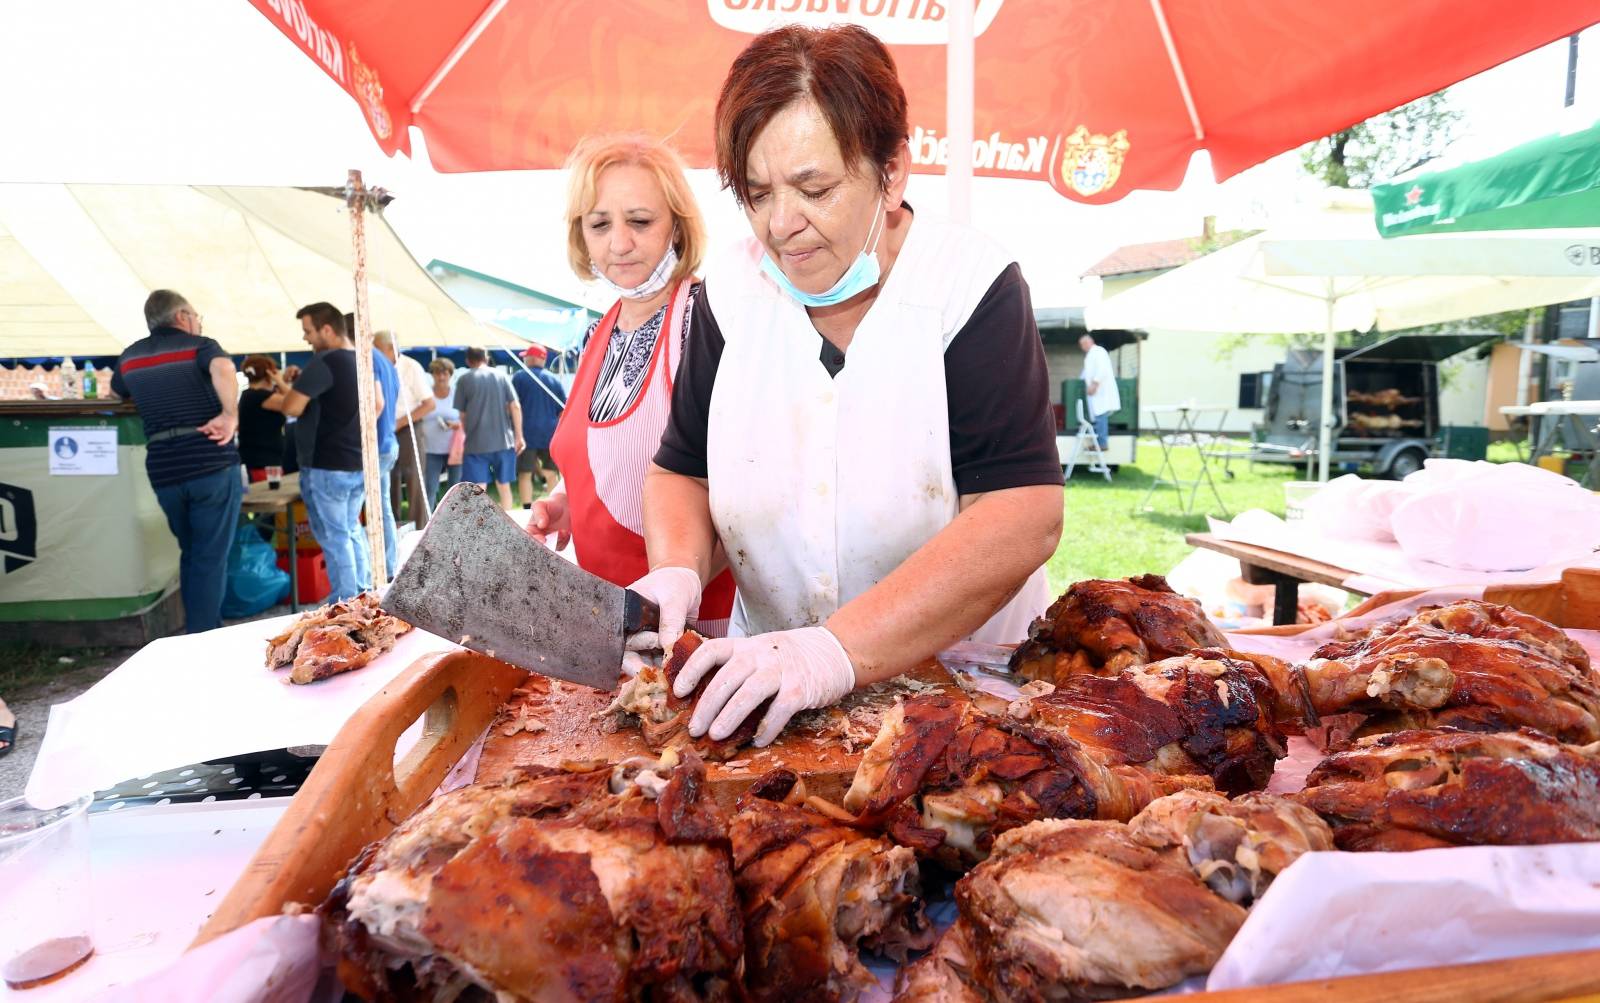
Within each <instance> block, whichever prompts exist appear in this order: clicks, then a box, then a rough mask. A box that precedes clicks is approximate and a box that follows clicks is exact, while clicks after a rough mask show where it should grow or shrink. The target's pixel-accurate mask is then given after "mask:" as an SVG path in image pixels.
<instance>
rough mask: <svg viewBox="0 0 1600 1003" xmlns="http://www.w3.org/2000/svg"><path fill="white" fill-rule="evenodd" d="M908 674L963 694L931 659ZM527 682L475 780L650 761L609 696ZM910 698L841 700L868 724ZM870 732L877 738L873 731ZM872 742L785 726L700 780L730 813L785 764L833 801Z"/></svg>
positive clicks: (503, 716) (493, 730)
mask: <svg viewBox="0 0 1600 1003" xmlns="http://www.w3.org/2000/svg"><path fill="white" fill-rule="evenodd" d="M906 675H907V676H909V677H910V678H911V679H912V680H914V681H915V682H914V683H913V684H912V685H917V684H920V685H923V686H936V687H939V688H940V689H941V690H942V691H943V692H944V693H946V694H951V695H956V696H961V695H963V691H962V690H961V688H960V687H959V686H957V685H956V683H955V681H954V680H953V679H952V678H951V676H950V673H949V671H948V670H947V669H946V668H945V667H944V666H942V665H940V664H939V663H938V662H937V661H934V660H932V659H929V660H928V661H927V662H925V663H923V664H922V665H920V666H918V667H917V668H915V669H913V670H912V671H910V672H908V673H907V674H906ZM528 680H529V681H528V683H527V684H525V685H524V686H523V687H521V688H519V689H518V690H517V691H516V692H514V693H512V695H511V698H510V699H509V700H508V701H507V702H506V704H505V706H504V707H502V708H501V712H500V714H499V715H498V716H497V717H496V718H495V721H494V724H493V725H491V726H490V728H489V733H488V735H487V737H485V739H484V742H483V751H482V754H481V756H480V757H479V760H478V772H477V779H478V780H479V781H496V780H499V779H500V778H502V777H504V776H505V775H506V774H507V773H508V772H510V771H511V770H514V769H516V768H518V767H526V766H551V767H555V766H560V765H561V763H562V762H566V761H574V760H603V761H606V762H611V763H617V762H621V761H622V760H625V759H628V758H631V757H633V756H648V757H651V758H654V757H655V756H656V753H654V752H652V751H651V750H650V747H649V746H648V745H646V744H645V741H644V737H643V736H642V735H641V734H640V733H639V731H638V729H637V728H628V727H624V728H620V729H617V730H609V726H608V723H607V722H606V721H605V720H604V719H605V718H608V717H615V716H616V715H608V714H605V713H604V710H605V708H606V706H607V705H608V704H610V702H611V694H609V693H602V692H600V691H598V690H592V689H590V688H588V687H587V686H578V685H576V684H574V683H563V682H561V681H559V680H552V679H546V678H545V677H543V676H529V677H528ZM915 695H917V691H915V690H912V689H911V688H910V687H908V686H906V685H905V684H902V683H896V682H894V681H890V682H888V683H879V684H877V685H876V686H874V687H869V688H868V689H867V690H865V691H862V692H861V693H860V694H857V695H852V696H851V697H848V698H846V700H847V701H848V702H850V703H851V704H854V705H857V706H860V707H862V708H863V709H862V710H861V711H858V712H857V714H856V716H857V718H858V719H860V720H867V721H871V720H873V719H874V717H875V716H881V715H882V713H883V712H884V711H887V710H888V709H889V708H890V707H891V706H893V704H894V701H895V698H896V697H899V698H900V699H905V698H907V697H910V696H915ZM519 718H520V719H522V720H525V721H528V722H531V723H532V724H533V726H534V729H535V730H533V731H525V730H519V731H515V732H513V733H511V734H507V732H509V731H512V729H513V727H515V724H516V722H517V721H518V719H519ZM872 733H873V734H875V733H876V727H875V726H874V727H873V728H872ZM871 742H872V737H871V735H870V734H868V735H866V736H865V737H864V738H861V739H859V740H857V741H854V742H852V741H847V740H845V739H844V738H843V737H841V736H840V735H839V734H838V732H837V731H836V730H835V731H824V733H823V734H820V735H819V734H816V733H815V732H812V731H810V730H808V729H807V728H805V727H802V726H797V725H796V724H794V723H791V725H790V726H789V727H788V728H786V729H785V730H784V732H783V734H782V735H779V736H778V739H777V741H775V742H773V743H772V745H770V746H768V747H767V748H765V749H756V748H750V749H746V750H744V751H742V752H740V753H739V754H738V757H737V758H735V759H732V760H730V761H728V762H725V763H707V764H706V779H707V782H708V784H709V786H710V788H711V794H712V796H713V797H714V798H716V800H717V802H718V803H719V804H721V805H722V806H723V807H725V808H731V807H732V806H733V802H734V801H735V800H737V799H738V797H739V795H741V794H743V793H744V792H745V790H746V789H747V788H749V786H750V785H751V784H752V783H754V782H755V781H756V780H757V779H758V778H760V777H761V775H762V774H764V773H766V772H767V771H768V770H771V769H775V768H777V767H779V766H786V767H788V768H789V769H791V770H794V771H795V772H796V773H799V774H800V776H801V777H802V779H804V780H805V782H806V789H807V791H808V792H809V793H810V794H814V795H817V796H819V797H822V798H824V799H826V800H828V801H831V802H833V803H834V804H838V803H839V802H840V801H842V800H843V799H844V794H845V791H847V790H849V789H850V782H851V780H852V779H853V778H854V777H855V773H856V767H857V766H858V765H860V762H861V753H862V752H864V751H865V750H866V747H867V746H868V745H869V744H871Z"/></svg>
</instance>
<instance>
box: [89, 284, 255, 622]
mask: <svg viewBox="0 0 1600 1003" xmlns="http://www.w3.org/2000/svg"><path fill="white" fill-rule="evenodd" d="M144 319H145V324H146V326H147V327H149V329H150V335H149V337H146V338H140V339H139V340H138V341H136V342H134V343H133V344H131V345H129V346H128V347H127V348H126V349H124V350H123V352H122V355H121V357H120V358H118V359H117V371H116V374H115V375H113V376H112V377H111V389H112V390H113V391H114V392H115V393H116V395H117V396H118V397H121V398H123V399H124V400H129V399H131V400H132V401H133V406H134V407H135V408H137V409H138V411H139V417H140V418H141V419H143V421H144V435H145V441H146V442H148V443H149V445H148V446H147V447H146V448H145V464H144V465H145V472H146V473H147V474H149V476H150V486H151V487H152V488H154V489H155V493H156V501H158V502H160V504H161V511H162V512H164V513H165V514H166V517H167V526H168V528H170V529H171V530H172V535H173V536H175V537H177V538H178V553H179V555H180V556H179V561H178V588H179V591H180V592H181V593H182V597H183V617H184V629H186V630H187V631H188V632H189V633H191V634H197V633H199V632H200V631H202V630H210V629H211V628H213V627H220V626H222V589H223V581H224V575H225V574H226V572H227V568H228V545H229V544H230V543H231V542H232V541H233V531H234V527H236V526H237V525H238V523H239V504H240V502H241V500H242V499H243V497H244V484H243V481H242V480H241V479H240V476H239V450H238V448H237V447H236V446H235V445H234V443H233V437H234V432H235V431H236V430H237V428H238V425H239V412H238V406H239V387H238V383H237V381H236V378H235V376H234V366H233V360H232V359H231V358H229V357H228V353H227V352H225V351H223V350H222V346H220V345H218V344H217V343H216V342H215V341H213V340H212V339H210V338H204V337H201V334H200V330H201V318H200V315H199V314H198V313H196V312H195V309H194V307H192V306H190V305H189V301H188V300H186V299H184V298H183V297H182V296H180V295H178V294H177V293H175V292H173V291H172V290H170V289H157V290H156V291H155V292H153V293H151V294H150V296H149V298H148V299H146V300H145V301H144Z"/></svg>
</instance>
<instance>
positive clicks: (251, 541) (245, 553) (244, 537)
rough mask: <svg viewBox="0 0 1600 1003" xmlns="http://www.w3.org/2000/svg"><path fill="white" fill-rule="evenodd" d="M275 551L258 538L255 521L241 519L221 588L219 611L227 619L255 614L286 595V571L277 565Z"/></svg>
mask: <svg viewBox="0 0 1600 1003" xmlns="http://www.w3.org/2000/svg"><path fill="white" fill-rule="evenodd" d="M277 556H278V555H277V553H276V552H275V551H274V550H273V549H272V545H271V544H270V543H268V542H267V541H265V540H263V539H261V534H260V533H259V532H257V531H256V527H255V524H254V523H250V522H241V523H240V524H239V528H238V529H237V530H235V531H234V534H233V546H231V547H229V548H228V573H227V577H226V582H225V588H224V589H223V592H222V615H223V616H224V617H227V618H228V619H230V620H232V619H237V618H238V617H242V616H255V615H256V614H257V613H259V612H261V611H262V610H264V609H271V608H272V607H273V606H276V605H278V603H280V602H285V601H287V600H288V598H289V572H287V571H285V570H283V569H282V568H280V567H278V564H277Z"/></svg>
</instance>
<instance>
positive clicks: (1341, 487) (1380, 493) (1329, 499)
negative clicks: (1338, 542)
mask: <svg viewBox="0 0 1600 1003" xmlns="http://www.w3.org/2000/svg"><path fill="white" fill-rule="evenodd" d="M1407 497H1408V483H1401V482H1396V481H1373V480H1363V479H1362V478H1360V477H1357V476H1356V475H1355V474H1345V475H1344V476H1343V477H1335V478H1334V479H1333V480H1331V481H1329V482H1328V483H1327V485H1326V486H1325V487H1323V489H1322V490H1321V491H1318V492H1317V493H1316V494H1314V495H1312V496H1311V497H1310V498H1308V499H1306V500H1305V502H1304V503H1303V505H1304V508H1305V512H1306V518H1305V521H1306V524H1307V525H1308V526H1311V527H1312V528H1313V529H1315V530H1316V531H1317V532H1318V533H1321V534H1322V535H1323V536H1332V537H1339V538H1342V539H1352V540H1376V541H1378V542H1380V543H1389V542H1393V540H1394V531H1393V530H1392V529H1391V528H1390V525H1389V520H1390V517H1391V516H1392V515H1393V513H1394V510H1395V508H1396V507H1398V506H1399V504H1400V503H1401V502H1403V501H1405V500H1406V498H1407Z"/></svg>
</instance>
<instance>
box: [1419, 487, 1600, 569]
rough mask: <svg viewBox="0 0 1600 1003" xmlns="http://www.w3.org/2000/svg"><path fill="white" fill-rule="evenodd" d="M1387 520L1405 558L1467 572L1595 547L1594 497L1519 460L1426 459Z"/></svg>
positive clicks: (1598, 523)
mask: <svg viewBox="0 0 1600 1003" xmlns="http://www.w3.org/2000/svg"><path fill="white" fill-rule="evenodd" d="M1404 486H1405V489H1406V496H1407V497H1406V498H1405V500H1404V501H1402V502H1401V503H1400V504H1399V506H1397V507H1396V508H1395V510H1394V514H1393V515H1392V516H1391V517H1390V526H1391V528H1392V529H1393V530H1394V536H1395V539H1396V540H1397V541H1398V542H1399V544H1400V549H1401V550H1403V551H1404V552H1405V554H1406V556H1407V557H1409V558H1411V559H1413V560H1420V561H1430V562H1432V563H1434V564H1442V565H1444V566H1446V567H1451V568H1461V569H1463V570H1467V571H1485V572H1490V571H1526V570H1529V569H1531V568H1539V567H1544V566H1545V565H1549V564H1557V563H1562V562H1567V561H1577V560H1581V559H1583V558H1584V557H1587V556H1589V555H1590V554H1592V553H1593V551H1594V548H1595V547H1596V545H1600V496H1596V495H1595V494H1593V493H1591V492H1589V491H1586V490H1584V489H1583V488H1582V487H1581V486H1579V485H1578V484H1577V482H1575V481H1573V480H1571V479H1569V478H1566V477H1562V476H1561V475H1560V474H1556V473H1552V472H1551V471H1548V470H1542V469H1540V468H1538V467H1532V466H1528V465H1527V464H1523V463H1485V462H1482V461H1476V462H1469V461H1466V460H1428V461H1427V463H1426V464H1425V466H1424V468H1423V469H1422V470H1419V471H1417V472H1416V473H1414V474H1412V475H1411V476H1410V477H1407V478H1406V479H1405V482H1404Z"/></svg>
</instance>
